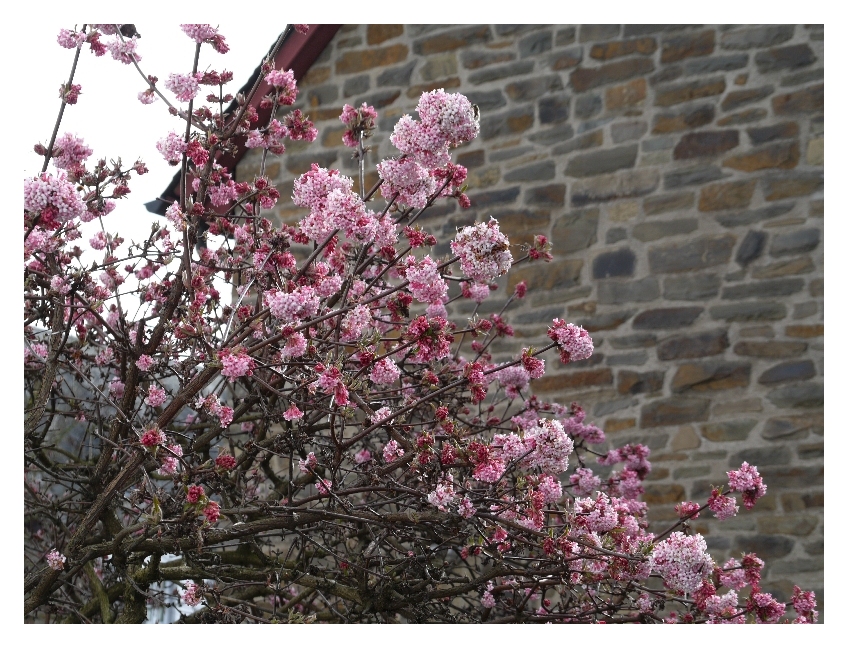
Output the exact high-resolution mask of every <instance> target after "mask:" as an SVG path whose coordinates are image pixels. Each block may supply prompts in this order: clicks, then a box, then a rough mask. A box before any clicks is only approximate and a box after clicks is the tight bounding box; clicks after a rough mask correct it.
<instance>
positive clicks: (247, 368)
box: [218, 347, 256, 382]
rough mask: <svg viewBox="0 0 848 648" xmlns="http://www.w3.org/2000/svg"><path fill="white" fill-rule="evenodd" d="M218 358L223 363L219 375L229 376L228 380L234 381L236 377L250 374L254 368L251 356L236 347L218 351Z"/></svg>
mask: <svg viewBox="0 0 848 648" xmlns="http://www.w3.org/2000/svg"><path fill="white" fill-rule="evenodd" d="M218 359H219V360H220V361H221V364H222V365H223V369H221V375H222V376H226V377H227V378H229V379H230V382H234V381H235V379H236V378H241V377H242V376H252V375H253V370H254V369H256V363H255V362H254V360H253V358H251V357H250V356H249V355H247V354H246V353H245V352H244V350H243V349H241V348H238V347H236V348H232V349H223V350H221V351H219V352H218Z"/></svg>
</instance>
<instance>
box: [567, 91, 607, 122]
mask: <svg viewBox="0 0 848 648" xmlns="http://www.w3.org/2000/svg"><path fill="white" fill-rule="evenodd" d="M603 105H604V101H603V99H602V98H601V96H600V95H582V96H580V97H577V99H575V100H574V116H575V117H577V118H579V119H590V118H592V117H594V116H595V115H597V114H599V113H600V112H601V108H603Z"/></svg>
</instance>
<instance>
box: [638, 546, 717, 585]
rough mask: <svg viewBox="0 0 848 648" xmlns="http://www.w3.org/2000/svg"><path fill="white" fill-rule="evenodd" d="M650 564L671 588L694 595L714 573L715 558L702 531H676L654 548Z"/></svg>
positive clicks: (652, 569)
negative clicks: (686, 533) (689, 532)
mask: <svg viewBox="0 0 848 648" xmlns="http://www.w3.org/2000/svg"><path fill="white" fill-rule="evenodd" d="M649 565H650V568H651V571H654V572H656V573H658V574H659V575H660V576H661V577H662V579H663V580H664V581H665V583H666V585H668V587H670V588H671V589H673V590H678V591H681V592H683V593H685V594H692V593H693V592H694V591H695V590H697V589H698V588H699V587H700V586H701V584H702V583H703V582H704V580H705V579H706V578H707V577H708V576H709V575H710V573H711V572H712V569H713V559H712V557H711V556H710V555H709V554H708V553H707V542H706V540H704V537H703V536H702V535H701V534H700V533H696V534H695V535H691V536H687V535H684V534H683V533H681V532H680V531H675V532H674V533H672V534H671V535H670V536H669V537H668V538H667V539H666V540H663V541H662V542H660V543H659V544H657V545H656V546H655V547H654V550H653V552H652V553H651V556H650V561H649Z"/></svg>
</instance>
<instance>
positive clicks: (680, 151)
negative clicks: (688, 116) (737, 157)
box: [674, 130, 739, 160]
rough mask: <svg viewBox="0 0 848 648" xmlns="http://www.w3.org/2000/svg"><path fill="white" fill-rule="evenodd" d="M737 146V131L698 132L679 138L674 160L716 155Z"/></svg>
mask: <svg viewBox="0 0 848 648" xmlns="http://www.w3.org/2000/svg"><path fill="white" fill-rule="evenodd" d="M737 146H739V131H735V130H726V131H698V132H697V133H688V134H686V135H684V136H683V137H681V138H680V141H679V142H678V143H677V146H675V147H674V159H675V160H688V159H691V158H697V157H707V156H713V155H718V154H720V153H724V152H725V151H729V150H730V149H732V148H736V147H737Z"/></svg>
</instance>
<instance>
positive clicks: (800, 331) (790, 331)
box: [786, 324, 824, 338]
mask: <svg viewBox="0 0 848 648" xmlns="http://www.w3.org/2000/svg"><path fill="white" fill-rule="evenodd" d="M786 335H788V336H789V337H799V338H813V337H821V336H822V335H824V324H795V325H793V326H787V327H786Z"/></svg>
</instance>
